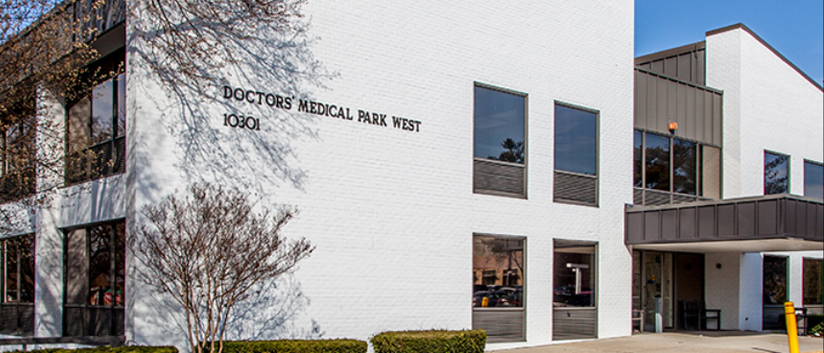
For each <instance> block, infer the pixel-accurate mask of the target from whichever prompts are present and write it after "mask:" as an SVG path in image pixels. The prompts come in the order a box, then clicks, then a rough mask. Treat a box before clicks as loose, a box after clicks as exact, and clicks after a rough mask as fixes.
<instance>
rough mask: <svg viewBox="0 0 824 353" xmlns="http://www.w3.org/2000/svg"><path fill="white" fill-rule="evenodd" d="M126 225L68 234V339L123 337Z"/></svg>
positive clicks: (65, 326)
mask: <svg viewBox="0 0 824 353" xmlns="http://www.w3.org/2000/svg"><path fill="white" fill-rule="evenodd" d="M125 228H126V227H125V222H124V221H118V222H113V223H107V224H100V225H95V226H91V227H84V228H78V229H71V230H68V231H66V232H65V234H66V238H65V252H64V254H65V269H66V270H65V271H66V273H65V276H64V278H65V292H64V293H65V301H64V303H65V304H64V311H63V335H64V336H122V335H123V334H124V329H123V322H124V311H123V303H124V300H125V292H124V289H125V282H126V280H125V273H126V262H125V245H126V229H125Z"/></svg>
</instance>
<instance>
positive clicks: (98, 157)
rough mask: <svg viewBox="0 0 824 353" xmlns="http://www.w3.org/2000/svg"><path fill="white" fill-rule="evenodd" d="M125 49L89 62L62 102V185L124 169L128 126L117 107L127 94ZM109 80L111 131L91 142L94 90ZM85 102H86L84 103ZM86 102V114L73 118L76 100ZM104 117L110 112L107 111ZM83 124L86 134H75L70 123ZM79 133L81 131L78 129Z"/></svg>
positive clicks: (124, 115) (120, 171)
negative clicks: (77, 119) (80, 141)
mask: <svg viewBox="0 0 824 353" xmlns="http://www.w3.org/2000/svg"><path fill="white" fill-rule="evenodd" d="M125 62H126V61H125V50H124V49H122V48H121V49H118V50H116V51H115V52H114V53H112V54H110V55H108V56H106V57H104V58H102V59H100V60H98V61H97V62H95V63H93V64H91V65H89V67H88V68H87V72H86V73H85V74H83V75H81V77H80V78H79V80H80V83H79V84H78V85H77V87H75V88H73V89H74V90H76V92H74V93H75V94H74V96H72V97H71V99H70V100H69V101H68V102H67V104H66V106H65V110H64V111H65V126H66V128H65V144H64V146H65V150H66V153H65V168H64V180H65V185H66V186H70V185H75V184H80V183H84V182H88V181H92V180H97V179H100V178H105V177H109V176H112V175H116V174H122V173H125V172H126V161H125V157H126V151H125V149H126V133H127V132H128V126H126V123H125V120H126V118H127V116H126V111H125V109H124V108H125V107H120V106H119V105H118V103H122V104H124V105H125V98H126V97H125V95H126V92H125V90H126V87H125V83H126V80H127V79H126V70H125ZM121 82H122V83H123V85H124V86H123V98H124V99H123V102H119V100H120V98H121V96H120V94H119V88H120V83H121ZM106 84H111V92H110V94H111V101H110V103H111V121H109V122H108V124H109V125H111V131H109V134H110V136H109V138H108V139H106V140H103V141H97V142H93V138H94V137H93V136H92V134H93V126H94V123H95V115H96V113H95V111H94V99H93V98H94V94H95V93H94V92H95V90H97V89H98V88H99V87H103V86H104V85H106ZM83 102H85V103H83ZM81 103H83V104H88V108H87V110H88V111H87V112H85V113H86V114H87V116H84V117H83V118H82V119H84V121H82V122H81V123H83V124H76V122H75V121H73V119H72V115H73V114H72V109H73V108H75V107H76V106H77V105H78V104H81ZM121 115H122V119H123V122H124V123H123V131H122V132H121V131H119V130H118V123H119V121H118V120H119V119H120V117H121ZM106 117H107V118H108V117H109V115H108V113H106ZM73 125H76V126H83V125H86V127H87V128H88V136H75V135H74V132H73V131H72V126H73ZM81 134H82V133H81ZM78 137H81V138H83V139H88V141H86V142H85V143H83V144H82V147H78V148H75V146H74V144H75V143H76V142H77V141H76V139H77V138H78Z"/></svg>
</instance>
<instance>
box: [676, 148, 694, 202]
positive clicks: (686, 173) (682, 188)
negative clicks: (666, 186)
mask: <svg viewBox="0 0 824 353" xmlns="http://www.w3.org/2000/svg"><path fill="white" fill-rule="evenodd" d="M697 151H698V149H697V145H696V144H695V143H694V142H689V141H684V140H681V139H677V138H676V139H673V140H672V191H673V192H677V193H680V194H690V195H695V193H696V184H697V183H696V174H697V168H698V165H697V161H698V156H697Z"/></svg>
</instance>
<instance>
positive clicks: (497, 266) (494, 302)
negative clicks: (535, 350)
mask: <svg viewBox="0 0 824 353" xmlns="http://www.w3.org/2000/svg"><path fill="white" fill-rule="evenodd" d="M472 255H473V256H472V258H473V261H472V278H473V284H474V286H473V292H472V306H473V307H474V309H473V312H472V316H473V319H472V322H473V328H475V329H484V330H486V332H487V336H488V337H489V338H488V340H489V342H510V341H523V340H524V339H525V327H524V325H525V324H526V321H525V311H524V278H525V273H524V270H525V268H524V266H525V263H524V239H523V238H519V237H501V236H491V235H475V236H474V237H473V247H472Z"/></svg>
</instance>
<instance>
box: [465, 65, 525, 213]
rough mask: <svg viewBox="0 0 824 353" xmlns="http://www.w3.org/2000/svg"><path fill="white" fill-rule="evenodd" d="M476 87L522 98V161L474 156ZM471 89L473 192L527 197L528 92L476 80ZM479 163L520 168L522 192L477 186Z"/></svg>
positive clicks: (475, 141)
mask: <svg viewBox="0 0 824 353" xmlns="http://www.w3.org/2000/svg"><path fill="white" fill-rule="evenodd" d="M476 88H482V89H486V90H490V91H493V92H499V93H503V94H510V95H514V96H517V97H519V98H522V99H523V103H524V108H523V110H524V116H523V134H524V141H523V147H522V148H523V163H517V162H508V161H502V160H498V159H490V158H486V157H476V156H475V145H476V143H477V142H478V141H477V139H476V136H475V135H476V132H475V125H476V121H475V119H476V113H477V112H476V111H475V104H476V102H475V93H474V90H475V89H476ZM472 89H473V103H472V104H473V105H472V106H473V108H472V111H473V113H472V127H473V128H472V129H473V130H472V131H473V133H472V159H473V164H474V166H475V168H476V170H475V171H474V172H473V179H474V180H473V193H475V194H483V195H495V196H506V197H514V198H523V199H527V195H528V188H527V185H528V183H527V181H528V172H527V171H528V170H529V169H528V168H529V128H528V127H529V94H527V93H525V92H521V91H517V90H513V89H508V88H503V87H500V86H495V85H491V84H486V83H481V82H477V81H475V82H473V86H472ZM479 163H483V164H487V165H492V166H498V167H500V168H517V169H520V171H521V173H522V174H523V181H522V183H523V185H522V189H523V192H522V193H514V192H508V191H502V190H496V189H494V188H483V187H479V185H478V183H477V178H478V173H477V166H478V164H479Z"/></svg>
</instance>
